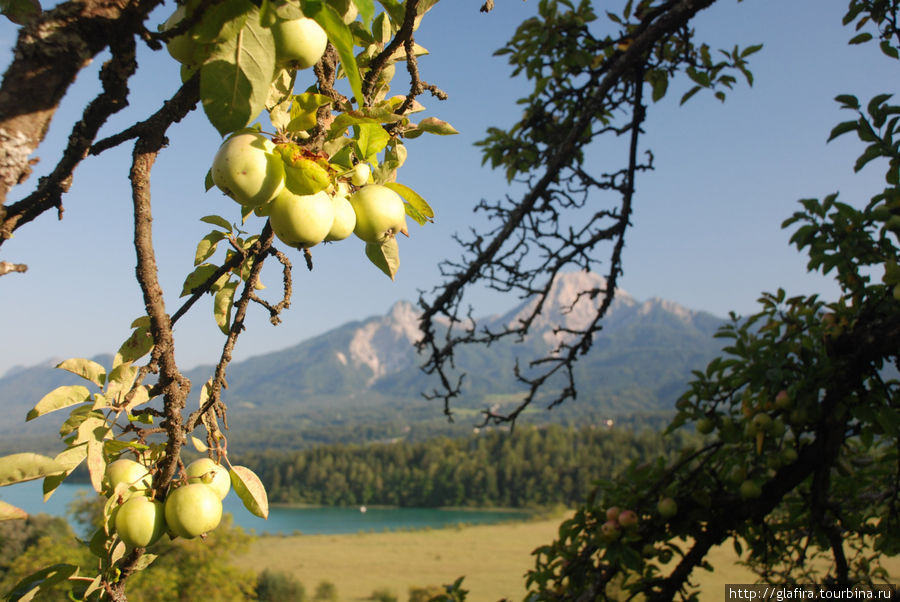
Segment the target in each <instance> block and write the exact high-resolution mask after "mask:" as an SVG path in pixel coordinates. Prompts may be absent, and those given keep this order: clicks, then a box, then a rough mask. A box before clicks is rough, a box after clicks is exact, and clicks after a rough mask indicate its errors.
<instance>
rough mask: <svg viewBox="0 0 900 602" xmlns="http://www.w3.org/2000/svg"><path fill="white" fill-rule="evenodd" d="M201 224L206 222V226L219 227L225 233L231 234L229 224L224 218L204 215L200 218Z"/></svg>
mask: <svg viewBox="0 0 900 602" xmlns="http://www.w3.org/2000/svg"><path fill="white" fill-rule="evenodd" d="M200 221H201V222H206V223H207V224H212V225H213V226H219V227H221V228H222V229H223V230H225V231H226V232H231V231H232V228H231V222H229V221H228V220H227V219H225V218H224V217H220V216H218V215H205V216H203V217H201V218H200Z"/></svg>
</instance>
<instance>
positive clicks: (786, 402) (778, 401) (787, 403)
mask: <svg viewBox="0 0 900 602" xmlns="http://www.w3.org/2000/svg"><path fill="white" fill-rule="evenodd" d="M775 407H776V408H778V409H779V410H786V409H788V408H789V407H791V396H790V394H789V393H788V392H787V391H785V390H781V391H779V392H778V394H777V395H776V396H775Z"/></svg>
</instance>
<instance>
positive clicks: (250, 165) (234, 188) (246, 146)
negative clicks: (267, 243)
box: [212, 130, 284, 208]
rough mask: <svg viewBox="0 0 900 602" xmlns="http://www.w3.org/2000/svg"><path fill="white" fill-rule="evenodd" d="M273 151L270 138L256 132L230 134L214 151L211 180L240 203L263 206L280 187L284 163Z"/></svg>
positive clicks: (282, 180) (279, 190) (281, 186)
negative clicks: (216, 150)
mask: <svg viewBox="0 0 900 602" xmlns="http://www.w3.org/2000/svg"><path fill="white" fill-rule="evenodd" d="M274 151H275V145H274V144H273V143H272V141H271V140H269V139H268V138H266V137H265V136H263V135H262V134H260V133H258V132H255V131H248V130H244V131H241V132H238V133H236V134H233V135H231V136H230V137H229V138H227V139H226V140H225V142H223V143H222V146H220V147H219V150H218V152H216V156H215V158H214V159H213V165H212V180H213V182H214V183H215V185H216V186H218V187H219V189H220V190H221V191H222V192H224V193H225V194H226V195H228V196H229V197H231V198H232V199H234V200H235V201H237V202H238V203H240V204H241V205H244V206H246V207H254V208H255V207H259V206H260V205H264V204H266V203H268V202H269V201H271V200H272V199H274V198H275V197H276V196H278V193H279V192H281V190H282V189H283V188H284V163H283V162H282V160H281V157H279V156H277V155H276V154H274Z"/></svg>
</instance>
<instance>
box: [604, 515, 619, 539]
mask: <svg viewBox="0 0 900 602" xmlns="http://www.w3.org/2000/svg"><path fill="white" fill-rule="evenodd" d="M621 533H622V532H621V530H620V528H619V523H617V522H616V521H614V520H608V521H606V522H605V523H603V524H602V525H600V536H601V537H602V538H603V541H607V542H611V541H615V540H617V539H619V535H621Z"/></svg>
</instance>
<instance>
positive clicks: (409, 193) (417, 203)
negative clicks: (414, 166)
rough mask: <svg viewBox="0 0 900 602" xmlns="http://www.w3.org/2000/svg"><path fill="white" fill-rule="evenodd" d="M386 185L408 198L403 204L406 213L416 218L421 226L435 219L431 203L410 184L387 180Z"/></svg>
mask: <svg viewBox="0 0 900 602" xmlns="http://www.w3.org/2000/svg"><path fill="white" fill-rule="evenodd" d="M384 185H385V187H387V188H390V189H391V190H393V191H394V192H396V193H397V194H399V195H400V196H402V197H403V198H404V199H405V200H406V203H404V205H403V206H404V208H405V209H406V215H408V216H410V217H411V218H413V219H414V220H416V222H418V224H419V225H420V226H424V225H425V224H426V223H427V222H431V221H434V210H433V209H432V208H431V205H429V204H428V203H427V202H426V201H425V199H423V198H422V197H421V196H420V195H419V193H417V192H416V191H415V190H413V189H412V188H410V187H409V186H404V185H403V184H398V183H397V182H385V184H384Z"/></svg>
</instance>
